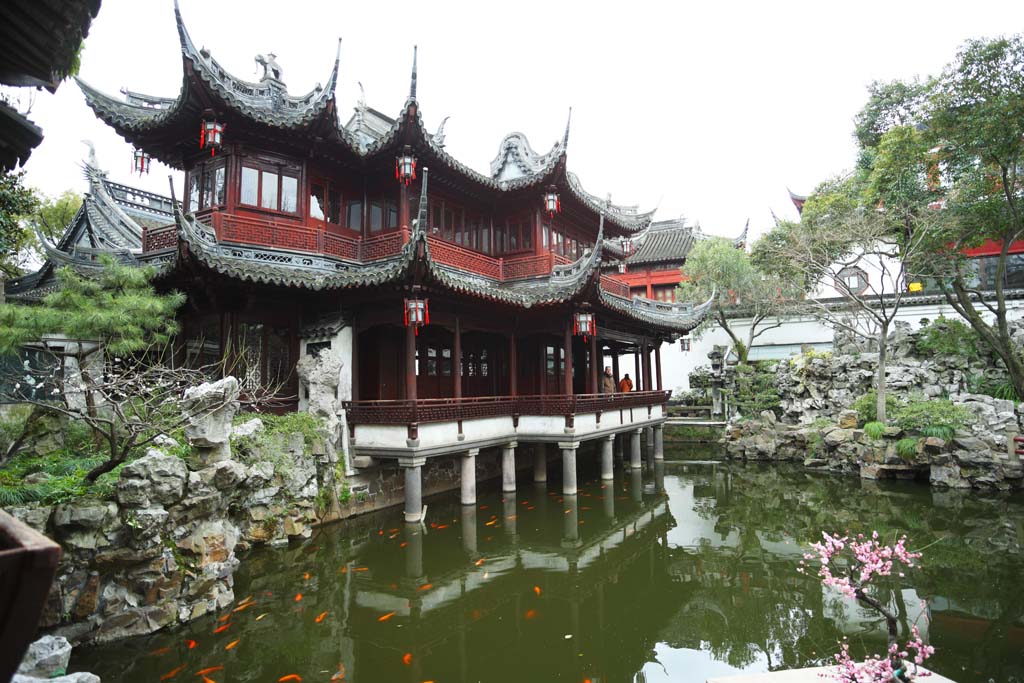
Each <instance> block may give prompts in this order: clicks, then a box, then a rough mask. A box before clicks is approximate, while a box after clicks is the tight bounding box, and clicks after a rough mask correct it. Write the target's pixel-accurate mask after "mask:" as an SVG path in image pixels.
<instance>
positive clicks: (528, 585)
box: [345, 463, 674, 680]
mask: <svg viewBox="0 0 1024 683" xmlns="http://www.w3.org/2000/svg"><path fill="white" fill-rule="evenodd" d="M626 476H627V479H626V489H627V491H621V490H613V489H612V488H611V486H610V485H609V489H608V490H607V491H606V492H605V494H604V495H601V496H591V495H590V494H587V493H585V492H583V493H581V495H578V496H555V494H550V493H547V492H546V491H545V490H544V488H543V485H541V487H540V488H539V489H538V490H539V491H540V492H542V494H541V495H540V496H539V499H538V500H537V501H536V504H537V506H538V507H541V506H543V505H546V506H547V507H548V508H549V510H547V511H546V512H547V514H545V515H544V519H545V520H553V519H554V517H556V516H558V517H561V520H562V524H561V535H560V538H557V539H554V538H551V537H550V536H548V537H545V532H546V531H550V529H536V528H530V527H528V526H527V525H526V524H520V523H519V519H518V518H519V515H518V514H517V510H516V505H517V501H516V500H514V499H510V498H509V499H505V500H504V501H503V509H502V510H501V513H500V514H499V515H498V518H499V519H500V520H501V528H500V529H499V530H498V531H494V532H493V533H494V534H495V538H497V537H498V535H500V539H501V542H500V545H498V546H494V545H493V544H491V545H489V546H488V551H487V555H486V557H485V556H483V555H482V554H481V552H480V549H479V542H478V541H479V540H480V539H479V538H478V535H479V534H480V533H481V530H482V529H487V530H490V528H489V527H482V526H481V523H483V522H484V520H486V519H487V518H488V515H485V514H483V513H481V512H480V511H479V510H478V508H477V506H475V505H466V506H461V510H460V514H461V519H460V524H459V527H460V528H461V530H462V535H461V538H460V544H461V552H462V554H464V555H465V559H466V561H464V562H460V563H459V565H458V566H455V567H452V568H450V569H448V570H447V571H444V572H441V573H432V572H425V571H424V568H423V558H424V550H426V553H427V555H428V556H429V555H430V554H431V553H432V552H434V550H435V548H431V547H430V546H431V543H432V542H439V540H435V538H432V537H431V535H430V533H429V532H428V531H427V530H425V529H422V528H421V527H419V526H418V525H409V526H408V527H407V528H406V530H405V533H404V536H403V538H404V541H405V542H406V543H407V544H408V545H407V546H406V547H405V549H404V550H405V560H406V561H405V566H404V576H403V577H402V578H401V579H400V580H397V581H392V582H389V581H388V580H387V579H386V578H378V577H374V576H371V575H369V574H368V573H364V574H359V575H356V576H354V577H353V579H352V588H351V591H349V592H347V594H346V596H345V597H346V600H347V601H348V610H349V615H350V617H349V628H348V629H347V630H348V634H347V635H348V636H349V637H351V638H352V639H353V641H354V643H353V644H354V647H355V652H354V654H355V657H354V661H355V662H356V663H357V665H360V668H362V669H364V670H368V665H369V663H370V661H372V660H373V659H374V657H375V654H374V653H373V652H372V651H374V650H376V651H378V653H379V651H381V650H385V651H390V652H392V655H390V656H392V657H394V656H395V655H394V654H393V653H394V652H395V648H396V647H397V646H398V644H397V643H396V642H395V640H394V634H393V633H390V634H385V633H384V632H382V630H381V629H379V628H375V626H377V625H378V624H377V623H376V622H377V618H378V616H379V615H381V614H388V613H391V612H394V613H395V618H396V619H398V618H404V621H403V627H404V628H403V630H404V635H403V639H402V643H403V645H402V647H405V648H407V651H408V652H410V653H411V654H412V655H413V662H416V661H418V660H419V659H422V656H428V655H429V654H430V653H431V652H436V651H439V650H440V649H441V648H450V647H455V648H457V651H458V653H459V655H458V657H457V658H456V659H457V660H458V662H459V672H458V676H457V677H456V680H477V678H476V677H474V675H471V672H472V670H473V668H474V667H475V666H487V665H488V663H487V662H486V661H485V660H482V659H481V655H480V653H479V651H478V650H477V649H476V648H474V647H472V643H473V642H478V641H480V640H488V639H489V636H488V635H487V633H488V632H490V633H499V632H500V634H501V637H502V638H506V639H507V638H513V639H523V638H526V639H531V638H536V639H538V640H541V641H543V640H550V641H552V642H555V641H557V642H559V643H564V644H565V645H566V646H567V648H568V652H567V658H566V659H565V660H564V664H565V666H566V667H573V668H578V667H581V666H584V668H586V671H585V672H582V673H586V674H587V675H588V676H592V677H593V679H594V680H618V679H621V680H632V678H633V675H634V674H635V673H636V672H637V671H638V670H639V669H640V668H641V666H642V665H643V663H644V662H645V661H646V660H647V651H649V648H650V647H652V646H653V643H654V639H653V631H654V627H653V626H651V627H649V629H648V630H649V631H650V636H652V637H645V638H644V639H643V642H644V644H645V645H646V648H645V647H644V646H642V645H641V644H640V643H638V642H635V641H633V642H629V641H626V640H624V641H623V643H622V644H623V645H627V644H628V646H629V647H630V648H633V649H636V652H635V656H634V657H629V658H624V657H623V652H622V651H621V650H616V651H615V652H614V655H613V656H609V657H607V660H606V661H604V662H601V663H599V664H596V663H594V662H593V661H589V662H588V663H587V664H586V665H583V664H581V663H580V662H579V661H577V659H578V654H579V652H580V651H581V649H582V648H584V647H585V646H584V643H590V645H589V646H587V650H588V651H590V652H594V651H596V652H598V653H600V652H601V649H600V647H597V648H595V647H594V646H593V643H594V641H595V640H598V639H604V638H606V637H607V634H608V633H609V632H610V631H614V628H610V627H614V626H615V624H613V623H612V622H611V620H610V618H609V615H610V614H618V613H620V612H621V609H613V608H611V607H610V606H606V604H605V603H606V600H607V601H621V600H623V599H626V600H629V599H635V600H637V601H638V604H637V606H638V609H639V608H640V601H644V602H646V601H647V600H657V594H658V592H659V591H658V589H657V586H659V585H663V582H664V578H665V577H664V571H663V569H664V561H663V553H664V552H665V550H666V548H667V536H666V535H667V533H668V531H669V530H670V529H671V528H672V526H674V520H673V519H672V516H671V514H670V513H669V508H668V502H667V500H666V499H665V497H664V496H663V495H660V492H662V491H663V490H664V483H663V482H664V468H663V465H662V463H658V464H657V466H656V469H655V476H654V478H653V480H649V481H647V482H644V481H643V479H642V474H641V472H640V470H632V472H628V471H627V475H626ZM656 492H658V493H659V495H651V494H654V493H656ZM617 493H623V494H625V495H615V494H617ZM545 494H546V495H545ZM645 494H647V495H645ZM584 496H587V497H594V498H600V500H599V501H588V500H587V499H586V498H585V497H584ZM589 502H593V503H594V507H593V508H590V506H589V505H588V503H589ZM588 509H593V510H594V513H595V514H594V515H592V518H591V519H590V520H588V521H590V522H597V523H598V524H599V525H600V526H599V528H597V529H593V528H590V529H588V531H589V532H590V533H587V534H581V528H582V527H581V510H588ZM541 512H545V511H544V510H543V509H542V510H541ZM559 512H561V514H558V513H559ZM593 517H600V520H599V521H598V520H595V519H593ZM542 526H543V523H542ZM520 527H522V528H520ZM492 540H494V539H492ZM453 550H454V549H453ZM627 573H629V574H630V575H631V578H630V579H629V580H624V575H625V574H627ZM645 574H646V575H647V578H648V579H649V580H648V581H646V582H645V583H646V584H647V585H649V587H650V590H649V591H645V593H646V594H645V595H642V596H641V595H633V596H628V595H626V594H625V593H626V585H627V584H628V585H629V586H630V587H635V585H636V579H635V576H637V575H645ZM620 581H621V582H622V584H623V587H622V590H619V591H618V592H619V593H622V595H615V596H612V595H609V592H610V591H616V590H617V588H618V584H619V583H620ZM425 585H428V586H429V589H426V590H423V587H424V586H425ZM534 586H538V587H540V586H543V598H544V599H543V601H540V600H538V599H535V597H536V596H535V595H534V594H533V590H534ZM499 624H503V625H499ZM550 644H551V643H550V642H549V645H550ZM492 652H493V651H492ZM608 654H609V655H611V654H612V653H610V652H609V653H608ZM546 661H547V665H548V666H550V664H551V661H550V659H548V660H546ZM627 661H628V664H627V663H626V662H627ZM520 664H521V663H517V665H520ZM595 669H599V670H600V675H598V671H596V670H595ZM612 669H622V670H621V671H618V672H615V675H611V674H612V673H613V672H612ZM451 673H452V674H455V673H456V672H455V671H453V672H451ZM550 673H552V675H553V672H550ZM431 675H432V676H433V675H436V672H435V671H434V670H433V669H432V672H431ZM453 677H454V676H453ZM417 680H418V679H417Z"/></svg>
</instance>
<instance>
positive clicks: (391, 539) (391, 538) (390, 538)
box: [388, 534, 398, 541]
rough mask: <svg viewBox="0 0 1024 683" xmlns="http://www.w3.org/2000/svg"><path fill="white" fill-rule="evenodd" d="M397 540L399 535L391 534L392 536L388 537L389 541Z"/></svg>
mask: <svg viewBox="0 0 1024 683" xmlns="http://www.w3.org/2000/svg"><path fill="white" fill-rule="evenodd" d="M396 538H398V534H391V535H390V536H388V540H389V541H393V540H395V539H396Z"/></svg>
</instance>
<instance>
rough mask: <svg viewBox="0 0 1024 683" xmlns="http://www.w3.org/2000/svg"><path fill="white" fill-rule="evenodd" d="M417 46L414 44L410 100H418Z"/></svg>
mask: <svg viewBox="0 0 1024 683" xmlns="http://www.w3.org/2000/svg"><path fill="white" fill-rule="evenodd" d="M417 49H418V48H417V46H416V45H413V46H412V77H411V78H410V79H409V101H410V102H415V101H416V78H417V76H416V52H417Z"/></svg>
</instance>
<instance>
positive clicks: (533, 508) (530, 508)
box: [526, 505, 537, 510]
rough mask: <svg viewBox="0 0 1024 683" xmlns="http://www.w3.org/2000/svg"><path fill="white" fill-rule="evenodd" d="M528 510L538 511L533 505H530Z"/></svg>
mask: <svg viewBox="0 0 1024 683" xmlns="http://www.w3.org/2000/svg"><path fill="white" fill-rule="evenodd" d="M526 509H527V510H536V509H537V508H535V507H533V506H532V505H530V506H528V507H527V508H526Z"/></svg>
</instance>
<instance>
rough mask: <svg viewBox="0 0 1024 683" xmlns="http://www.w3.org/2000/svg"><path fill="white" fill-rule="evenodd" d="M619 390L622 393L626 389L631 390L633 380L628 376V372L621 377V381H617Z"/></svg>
mask: <svg viewBox="0 0 1024 683" xmlns="http://www.w3.org/2000/svg"><path fill="white" fill-rule="evenodd" d="M619 391H621V392H622V393H626V392H627V391H633V380H631V379H630V378H629V373H628V372H627V373H626V375H625V377H623V378H622V381H621V382H619Z"/></svg>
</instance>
